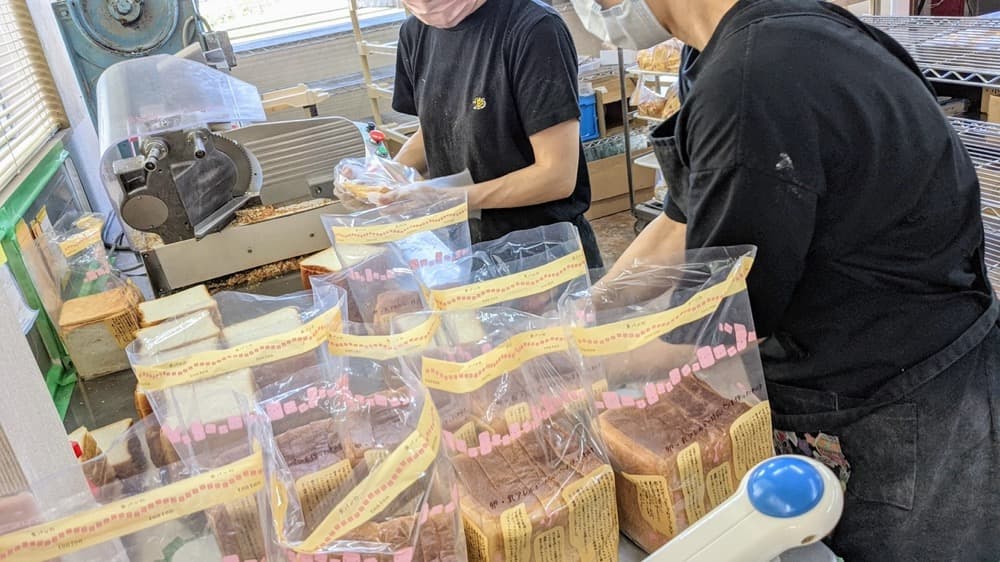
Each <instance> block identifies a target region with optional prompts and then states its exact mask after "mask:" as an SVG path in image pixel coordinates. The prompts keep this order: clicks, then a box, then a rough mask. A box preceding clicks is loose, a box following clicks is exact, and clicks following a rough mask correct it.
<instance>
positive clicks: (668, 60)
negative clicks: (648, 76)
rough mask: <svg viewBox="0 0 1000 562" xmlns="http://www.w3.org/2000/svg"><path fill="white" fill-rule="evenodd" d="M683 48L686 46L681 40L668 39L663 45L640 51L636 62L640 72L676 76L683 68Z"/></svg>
mask: <svg viewBox="0 0 1000 562" xmlns="http://www.w3.org/2000/svg"><path fill="white" fill-rule="evenodd" d="M683 48H684V44H683V43H681V42H680V41H679V40H677V39H668V40H667V41H664V42H663V43H660V44H658V45H654V46H653V47H650V48H648V49H643V50H641V51H639V52H638V53H636V56H635V61H636V63H637V64H638V65H639V69H640V70H645V71H650V72H665V73H674V74H676V73H677V72H679V71H680V68H681V51H682V50H683Z"/></svg>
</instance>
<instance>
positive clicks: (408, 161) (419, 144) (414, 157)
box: [394, 128, 427, 176]
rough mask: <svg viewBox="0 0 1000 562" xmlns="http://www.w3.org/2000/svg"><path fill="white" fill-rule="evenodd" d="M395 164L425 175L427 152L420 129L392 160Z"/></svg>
mask: <svg viewBox="0 0 1000 562" xmlns="http://www.w3.org/2000/svg"><path fill="white" fill-rule="evenodd" d="M394 160H395V161H396V162H399V163H400V164H402V165H404V166H409V167H410V168H413V169H414V170H416V171H418V172H420V175H422V176H426V175H427V152H426V151H425V150H424V134H423V131H422V130H421V129H419V128H418V129H417V132H415V133H413V136H411V137H410V138H409V139H408V140H407V141H406V142H405V143H403V147H402V148H400V149H399V152H398V153H397V154H396V158H394Z"/></svg>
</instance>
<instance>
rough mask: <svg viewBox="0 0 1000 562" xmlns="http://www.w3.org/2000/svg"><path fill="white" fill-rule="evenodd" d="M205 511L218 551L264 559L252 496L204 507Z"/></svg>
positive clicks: (246, 558) (262, 535)
mask: <svg viewBox="0 0 1000 562" xmlns="http://www.w3.org/2000/svg"><path fill="white" fill-rule="evenodd" d="M205 514H206V515H207V516H208V523H209V526H210V527H211V528H212V533H213V534H214V535H215V540H216V542H217V543H218V548H219V551H220V552H222V553H223V554H224V555H226V556H238V557H239V560H264V558H265V554H266V550H265V548H264V533H263V532H262V530H261V526H260V508H259V505H258V504H257V497H256V496H249V497H246V498H242V499H239V500H236V501H234V502H230V503H227V504H225V505H217V506H215V507H212V508H209V509H207V510H205ZM223 559H224V560H225V559H226V558H223ZM192 562H193V561H192Z"/></svg>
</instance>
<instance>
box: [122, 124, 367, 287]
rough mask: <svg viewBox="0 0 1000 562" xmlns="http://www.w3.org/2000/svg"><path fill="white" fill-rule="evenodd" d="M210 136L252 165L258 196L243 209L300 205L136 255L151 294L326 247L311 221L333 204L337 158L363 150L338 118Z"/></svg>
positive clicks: (225, 223)
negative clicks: (294, 209) (240, 152)
mask: <svg viewBox="0 0 1000 562" xmlns="http://www.w3.org/2000/svg"><path fill="white" fill-rule="evenodd" d="M214 138H215V140H217V141H219V140H222V141H228V142H231V143H234V144H235V145H236V146H239V147H241V149H242V150H243V151H244V152H245V153H246V155H247V156H248V157H249V158H250V159H251V160H252V162H254V163H255V165H256V166H257V167H258V168H257V169H258V170H259V178H260V180H261V181H260V185H259V194H257V195H256V196H255V197H254V201H253V202H252V203H250V204H258V203H259V204H263V205H271V206H276V207H279V208H280V207H282V206H287V205H294V204H303V207H304V209H303V210H302V211H299V212H295V213H291V214H288V215H284V216H279V217H276V218H273V219H270V220H265V221H262V222H258V223H254V224H247V225H240V224H232V223H230V221H229V219H231V217H232V215H231V213H227V214H226V216H227V217H228V218H226V219H225V220H224V221H220V223H218V224H221V225H222V226H221V228H219V229H217V231H215V232H213V233H209V234H206V235H205V236H197V235H195V236H187V237H186V238H185V239H184V240H181V241H176V242H171V243H165V244H164V245H162V246H157V247H153V248H150V249H148V250H145V251H143V252H142V256H143V260H144V262H145V264H146V270H147V271H148V273H149V278H150V283H151V285H152V286H153V288H154V291H156V292H157V293H158V294H161V295H166V294H169V293H171V292H173V291H177V290H180V289H184V288H186V287H190V286H192V285H196V284H199V283H204V282H206V281H209V280H214V279H219V278H223V277H226V276H228V275H232V274H234V273H238V272H242V271H246V270H249V269H253V268H257V267H262V266H266V265H268V264H271V263H275V262H280V261H283V260H287V259H289V258H295V257H299V256H304V255H308V254H312V253H316V252H319V251H321V250H324V249H326V248H328V247H329V246H330V240H329V237H328V236H327V235H326V233H325V231H324V230H323V224H322V222H321V221H320V218H319V216H320V215H321V214H323V213H329V212H332V210H331V207H332V206H337V205H338V203H337V202H336V201H335V200H334V199H333V171H334V168H335V167H336V165H337V163H338V162H340V160H341V159H343V158H348V157H357V156H362V155H364V153H365V141H364V138H363V137H362V135H361V134H360V132H359V130H358V127H357V125H356V124H355V123H353V122H351V121H349V120H347V119H343V118H340V117H319V118H315V119H304V120H300V121H283V122H276V123H260V124H256V125H250V126H248V127H243V128H239V129H234V130H232V131H227V132H225V133H220V134H216V135H215V136H214ZM232 195H233V199H232V201H233V202H236V201H239V200H240V199H239V198H238V197H236V196H235V195H236V194H235V192H233V193H232ZM310 202H312V203H315V205H312V203H310ZM124 210H125V208H124V207H123V216H124ZM186 213H187V211H186V210H185V211H183V214H181V213H179V214H178V215H177V216H181V217H183V216H185V214H186ZM139 230H142V229H139ZM164 242H167V241H166V240H164Z"/></svg>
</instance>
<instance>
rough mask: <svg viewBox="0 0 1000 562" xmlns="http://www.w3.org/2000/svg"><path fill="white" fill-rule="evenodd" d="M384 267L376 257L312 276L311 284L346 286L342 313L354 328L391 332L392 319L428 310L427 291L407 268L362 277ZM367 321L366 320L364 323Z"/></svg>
mask: <svg viewBox="0 0 1000 562" xmlns="http://www.w3.org/2000/svg"><path fill="white" fill-rule="evenodd" d="M379 266H381V267H384V264H383V263H382V262H380V261H379V259H378V258H372V259H371V260H366V261H364V262H362V263H360V264H358V265H356V266H354V267H353V268H350V269H347V270H345V271H341V272H339V273H331V274H326V275H320V276H314V277H312V278H311V283H327V284H333V285H336V286H338V287H346V288H347V290H346V292H347V296H346V298H345V301H344V313H345V315H346V316H347V318H348V319H349V320H350V322H352V323H353V324H354V325H355V326H356V327H361V328H363V329H366V330H368V331H369V333H370V334H371V335H375V336H387V335H389V334H391V333H392V319H393V318H394V317H396V316H398V315H400V314H406V313H410V312H419V311H421V310H429V309H430V307H429V305H428V302H427V296H426V294H425V293H426V291H425V289H424V287H423V286H422V285H421V283H420V280H419V279H418V278H417V276H416V274H415V273H413V272H412V271H410V270H409V269H407V268H402V267H398V268H392V269H389V270H387V273H388V274H387V275H386V276H385V277H384V278H381V277H372V278H371V280H368V278H366V277H365V275H364V274H365V272H366V271H371V270H373V269H375V268H377V267H379ZM366 320H367V322H368V323H366Z"/></svg>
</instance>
